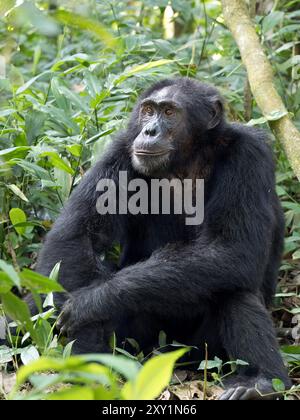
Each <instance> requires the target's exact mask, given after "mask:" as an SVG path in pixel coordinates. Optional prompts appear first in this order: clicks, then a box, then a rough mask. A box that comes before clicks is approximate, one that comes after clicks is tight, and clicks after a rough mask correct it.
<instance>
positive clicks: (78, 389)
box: [46, 385, 94, 401]
mask: <svg viewBox="0 0 300 420" xmlns="http://www.w3.org/2000/svg"><path fill="white" fill-rule="evenodd" d="M46 399H47V400H69V401H89V400H94V389H93V388H92V387H88V386H78V385H76V386H72V387H70V388H69V389H62V390H61V391H57V392H54V393H49V394H48V395H46Z"/></svg>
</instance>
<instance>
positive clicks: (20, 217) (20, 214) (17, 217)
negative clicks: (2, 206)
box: [9, 207, 27, 235]
mask: <svg viewBox="0 0 300 420" xmlns="http://www.w3.org/2000/svg"><path fill="white" fill-rule="evenodd" d="M9 218H10V220H11V222H12V224H13V226H14V228H15V230H16V231H17V233H18V234H19V235H25V233H26V227H24V226H22V227H18V226H17V225H18V223H25V222H26V221H27V217H26V214H25V213H24V211H23V210H21V209H19V208H18V207H15V208H12V209H11V210H10V211H9Z"/></svg>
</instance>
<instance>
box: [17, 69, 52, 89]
mask: <svg viewBox="0 0 300 420" xmlns="http://www.w3.org/2000/svg"><path fill="white" fill-rule="evenodd" d="M51 73H52V71H50V70H46V71H44V72H43V73H40V74H38V75H37V76H34V77H32V78H31V79H29V80H28V81H27V82H26V83H25V84H24V85H23V86H21V87H19V89H18V90H17V92H16V94H17V95H19V94H20V93H23V92H25V90H27V89H28V88H29V87H30V86H31V85H32V84H33V83H34V82H35V81H36V80H38V79H40V78H41V77H43V76H45V75H46V74H47V75H48V74H51Z"/></svg>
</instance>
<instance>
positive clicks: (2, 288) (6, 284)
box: [0, 271, 14, 293]
mask: <svg viewBox="0 0 300 420" xmlns="http://www.w3.org/2000/svg"><path fill="white" fill-rule="evenodd" d="M13 285H14V283H13V281H12V280H11V278H10V277H9V275H8V274H7V273H5V272H3V271H0V293H7V292H9V291H10V289H11V288H12V286H13Z"/></svg>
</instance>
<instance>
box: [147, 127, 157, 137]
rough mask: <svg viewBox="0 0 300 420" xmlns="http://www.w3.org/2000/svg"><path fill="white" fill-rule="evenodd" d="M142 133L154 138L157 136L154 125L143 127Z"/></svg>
mask: <svg viewBox="0 0 300 420" xmlns="http://www.w3.org/2000/svg"><path fill="white" fill-rule="evenodd" d="M144 133H145V135H146V136H149V137H154V136H156V134H157V125H156V124H148V125H147V126H146V127H145V130H144Z"/></svg>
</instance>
